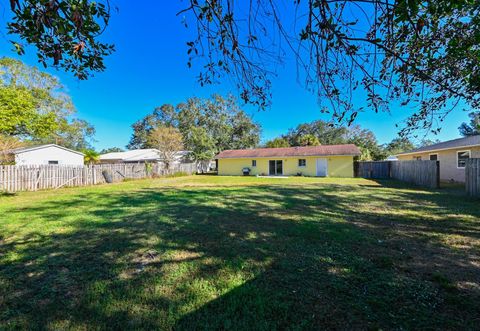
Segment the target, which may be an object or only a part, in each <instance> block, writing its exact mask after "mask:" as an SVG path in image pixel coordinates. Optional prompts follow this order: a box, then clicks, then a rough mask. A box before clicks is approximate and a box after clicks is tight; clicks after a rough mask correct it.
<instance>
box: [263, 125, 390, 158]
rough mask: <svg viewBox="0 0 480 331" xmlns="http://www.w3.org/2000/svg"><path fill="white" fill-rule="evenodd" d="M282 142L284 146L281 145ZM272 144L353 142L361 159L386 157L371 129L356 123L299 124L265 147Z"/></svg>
mask: <svg viewBox="0 0 480 331" xmlns="http://www.w3.org/2000/svg"><path fill="white" fill-rule="evenodd" d="M284 143H285V144H286V146H283V145H282V144H284ZM274 144H278V145H279V146H281V147H287V146H315V145H320V144H323V145H336V144H355V145H356V146H358V147H359V148H360V150H361V152H362V154H361V156H360V159H361V160H383V159H385V158H386V157H387V155H386V153H385V150H384V149H383V148H382V146H380V145H379V144H378V141H377V138H376V137H375V134H374V133H373V132H372V131H370V130H368V129H363V128H361V127H360V126H358V125H353V126H350V127H344V126H335V125H332V123H329V122H325V121H322V120H317V121H313V122H311V123H302V124H299V125H298V126H297V127H296V128H295V129H290V130H288V133H287V134H285V135H283V136H281V137H279V138H276V139H274V140H272V141H271V142H268V143H267V147H269V146H268V145H270V146H274Z"/></svg>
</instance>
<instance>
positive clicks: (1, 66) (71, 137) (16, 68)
mask: <svg viewBox="0 0 480 331" xmlns="http://www.w3.org/2000/svg"><path fill="white" fill-rule="evenodd" d="M74 114H75V107H74V105H73V102H72V100H71V98H70V96H69V95H68V94H67V93H66V92H65V90H64V88H63V86H62V85H61V83H60V81H59V80H58V79H57V78H56V77H54V76H51V75H50V74H48V73H45V72H42V71H40V70H38V69H37V68H35V67H30V66H27V65H26V64H24V63H23V62H21V61H18V60H15V59H11V58H1V59H0V134H3V135H8V136H15V137H18V138H21V139H22V140H28V141H34V142H37V143H57V144H61V145H63V146H65V147H69V148H72V149H77V150H79V149H83V148H88V147H90V141H91V140H92V138H93V135H94V134H95V129H94V128H93V126H92V125H90V124H89V123H88V122H86V121H84V120H81V119H77V118H75V117H74Z"/></svg>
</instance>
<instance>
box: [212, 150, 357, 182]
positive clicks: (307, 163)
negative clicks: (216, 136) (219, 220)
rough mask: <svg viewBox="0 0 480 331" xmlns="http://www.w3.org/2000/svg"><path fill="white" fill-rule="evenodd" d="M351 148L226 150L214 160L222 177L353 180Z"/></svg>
mask: <svg viewBox="0 0 480 331" xmlns="http://www.w3.org/2000/svg"><path fill="white" fill-rule="evenodd" d="M358 155H360V150H359V149H358V147H357V146H355V145H352V144H346V145H322V146H306V147H282V148H256V149H237V150H226V151H223V152H221V153H220V154H218V155H217V156H216V159H217V162H218V174H219V175H223V176H235V175H247V174H248V175H253V176H256V175H260V176H298V175H301V176H312V177H327V176H329V177H353V158H354V157H355V156H358Z"/></svg>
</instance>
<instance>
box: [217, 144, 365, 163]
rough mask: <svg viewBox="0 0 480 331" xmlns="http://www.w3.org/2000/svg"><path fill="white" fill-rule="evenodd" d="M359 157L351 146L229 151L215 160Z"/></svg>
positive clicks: (357, 151)
mask: <svg viewBox="0 0 480 331" xmlns="http://www.w3.org/2000/svg"><path fill="white" fill-rule="evenodd" d="M333 155H352V156H354V155H360V150H359V149H358V147H357V146H355V145H353V144H347V145H321V146H305V147H280V148H255V149H233V150H232V149H230V150H226V151H223V152H221V153H219V154H218V155H217V156H216V157H215V158H217V159H235V158H252V157H283V156H333Z"/></svg>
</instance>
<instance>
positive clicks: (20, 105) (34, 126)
mask: <svg viewBox="0 0 480 331" xmlns="http://www.w3.org/2000/svg"><path fill="white" fill-rule="evenodd" d="M55 119H56V117H55V114H54V113H52V112H41V111H39V109H38V102H37V100H36V98H35V96H34V95H33V94H32V93H31V91H29V90H28V89H27V88H25V87H18V88H17V87H13V86H0V134H3V135H9V136H20V137H45V136H47V135H48V134H49V133H50V132H52V131H54V130H56V128H57V123H56V121H55Z"/></svg>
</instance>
